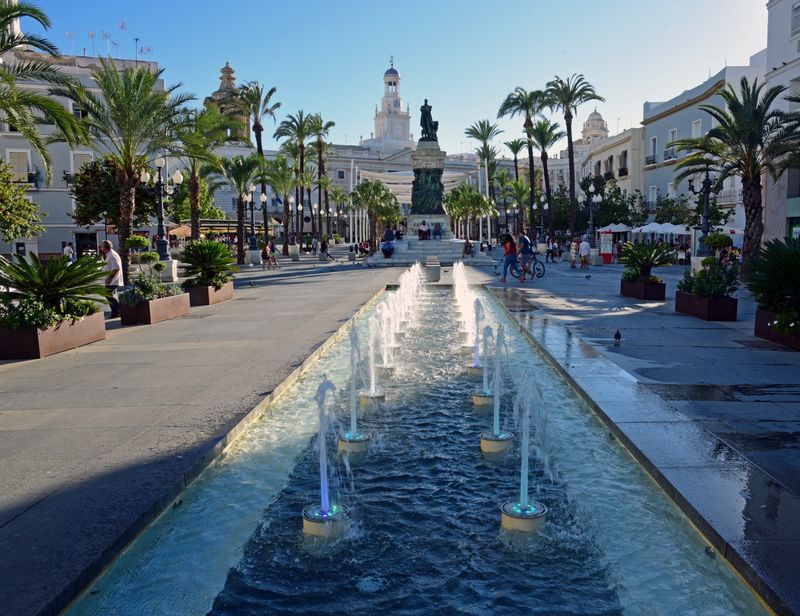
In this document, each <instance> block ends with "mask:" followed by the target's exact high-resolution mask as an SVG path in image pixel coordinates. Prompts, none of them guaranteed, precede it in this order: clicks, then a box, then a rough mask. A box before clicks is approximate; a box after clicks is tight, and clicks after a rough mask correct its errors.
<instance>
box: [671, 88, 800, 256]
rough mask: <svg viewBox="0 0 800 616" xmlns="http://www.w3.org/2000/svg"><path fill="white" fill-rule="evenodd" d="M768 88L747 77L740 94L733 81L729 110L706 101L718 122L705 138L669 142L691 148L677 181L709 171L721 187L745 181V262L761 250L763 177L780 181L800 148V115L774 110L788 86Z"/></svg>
mask: <svg viewBox="0 0 800 616" xmlns="http://www.w3.org/2000/svg"><path fill="white" fill-rule="evenodd" d="M763 89H764V84H763V83H761V84H759V83H758V79H755V80H753V83H752V84H751V83H750V82H749V81H748V80H747V78H746V77H742V81H741V83H740V88H739V92H737V91H736V90H735V89H734V87H733V86H732V85H731V84H728V85H727V87H726V88H725V89H724V90H723V91H721V92H720V96H721V97H722V100H723V101H724V102H725V108H721V107H717V106H716V105H700V109H702V110H703V111H705V112H706V113H708V114H709V115H710V116H711V117H712V118H714V120H716V123H717V125H716V126H715V127H714V128H712V129H711V130H710V131H708V133H707V134H706V135H705V136H704V137H697V138H691V139H678V140H677V141H674V142H672V143H670V144H668V147H671V146H673V145H674V146H677V148H678V150H680V151H688V152H690V153H689V155H688V156H686V158H684V159H683V160H681V161H680V162H679V163H678V164H677V165H675V171H676V172H677V178H676V180H675V183H676V184H677V183H678V182H680V181H681V180H683V179H685V178H687V177H692V176H697V175H701V174H702V175H704V174H705V172H706V170H708V171H709V172H711V173H714V174H716V179H715V182H716V184H717V185H718V186H721V185H722V182H724V181H725V180H726V179H727V178H729V177H734V176H737V177H739V178H740V179H741V182H742V199H743V201H744V212H745V228H744V245H743V247H742V258H743V260H744V261H749V260H750V259H751V258H752V257H754V256H756V254H758V250H759V247H760V245H761V235H762V233H763V231H764V223H763V221H762V215H763V205H762V203H761V177H762V176H763V175H764V174H765V173H769V174H771V175H772V177H773V178H775V179H777V178H778V177H779V176H780V175H781V174H782V173H783V172H784V170H785V169H786V167H787V165H786V164H783V165H782V164H781V160H782V159H783V158H784V157H786V156H787V155H790V154H792V153H796V152H798V151H800V117H798V115H797V114H796V113H784V112H782V111H779V110H778V109H772V108H771V107H772V105H773V103H774V102H775V100H776V99H777V98H778V97H779V96H780V95H781V94H782V93H783V92H784V91H786V88H785V87H783V86H773V87H771V88H769V89H768V90H766V91H765V92H763V93H762V90H763ZM787 100H789V101H791V102H795V103H798V102H800V97H798V96H790V97H787ZM789 162H791V158H790V160H789Z"/></svg>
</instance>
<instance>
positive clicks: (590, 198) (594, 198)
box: [586, 176, 603, 248]
mask: <svg viewBox="0 0 800 616" xmlns="http://www.w3.org/2000/svg"><path fill="white" fill-rule="evenodd" d="M594 191H595V188H594V182H593V181H592V177H591V176H589V190H588V192H587V193H586V199H587V202H588V204H589V246H591V247H592V248H594V247H595V240H594V204H595V203H600V201H602V200H603V197H602V196H600V195H595V194H594Z"/></svg>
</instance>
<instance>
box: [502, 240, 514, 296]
mask: <svg viewBox="0 0 800 616" xmlns="http://www.w3.org/2000/svg"><path fill="white" fill-rule="evenodd" d="M516 262H517V246H516V244H514V238H513V237H511V234H507V235H506V236H505V238H504V239H503V277H502V278H501V279H500V282H502V283H503V284H505V283H506V276H507V275H508V268H510V267H511V266H512V265H514V264H515V263H516Z"/></svg>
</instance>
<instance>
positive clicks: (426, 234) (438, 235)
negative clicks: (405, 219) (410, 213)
mask: <svg viewBox="0 0 800 616" xmlns="http://www.w3.org/2000/svg"><path fill="white" fill-rule="evenodd" d="M417 236H418V237H419V239H421V240H429V239H431V226H430V225H429V224H428V223H427V222H425V221H424V220H423V221H422V222H421V223H420V224H419V226H418V227H417ZM433 239H435V240H436V239H439V240H440V239H442V223H440V222H435V223H433Z"/></svg>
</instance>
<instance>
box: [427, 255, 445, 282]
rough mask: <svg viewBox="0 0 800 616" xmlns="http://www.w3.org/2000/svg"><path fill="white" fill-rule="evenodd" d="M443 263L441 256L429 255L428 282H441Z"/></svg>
mask: <svg viewBox="0 0 800 616" xmlns="http://www.w3.org/2000/svg"><path fill="white" fill-rule="evenodd" d="M441 268H442V266H441V264H440V263H439V257H436V256H428V257H426V258H425V279H426V280H427V281H428V282H439V280H440V278H441Z"/></svg>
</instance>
